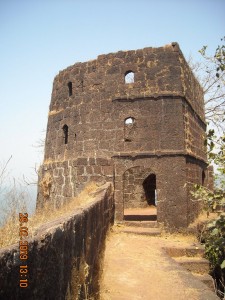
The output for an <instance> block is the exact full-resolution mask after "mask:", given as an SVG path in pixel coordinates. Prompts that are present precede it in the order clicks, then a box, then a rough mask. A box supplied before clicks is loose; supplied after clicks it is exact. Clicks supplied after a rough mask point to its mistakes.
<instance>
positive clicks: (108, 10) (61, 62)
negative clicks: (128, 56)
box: [0, 0, 225, 178]
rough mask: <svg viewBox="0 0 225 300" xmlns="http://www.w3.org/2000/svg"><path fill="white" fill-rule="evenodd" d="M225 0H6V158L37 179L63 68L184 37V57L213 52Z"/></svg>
mask: <svg viewBox="0 0 225 300" xmlns="http://www.w3.org/2000/svg"><path fill="white" fill-rule="evenodd" d="M224 15H225V0H197V1H196V0H187V1H186V0H183V1H181V0H167V1H166V0H157V1H151V0H136V1H135V0H111V1H107V0H102V1H101V0H92V1H91V0H89V1H87V0H80V1H76V0H73V1H72V0H27V1H25V0H19V1H18V0H0V67H1V68H0V83H1V84H0V112H1V118H0V125H1V127H0V140H1V147H0V162H4V161H6V160H7V159H8V158H9V157H10V155H12V160H11V162H10V170H11V174H12V176H15V177H16V178H21V177H22V176H23V175H25V176H26V177H27V178H31V177H32V174H33V171H32V169H33V167H34V166H35V163H40V162H41V160H42V156H41V155H40V153H38V149H36V148H34V147H32V145H34V144H36V143H37V141H38V140H39V139H40V138H42V137H43V133H42V132H43V131H44V130H45V129H46V125H47V114H48V108H49V104H50V99H51V90H52V82H53V79H54V76H55V75H57V74H58V72H59V71H60V70H62V69H64V68H66V67H68V66H69V65H72V64H74V63H76V62H79V61H86V60H90V59H95V58H96V57H97V56H98V55H99V54H107V53H109V52H117V51H119V50H131V49H141V48H144V47H157V46H163V45H165V44H169V43H171V42H178V43H179V45H180V48H181V50H182V52H183V53H184V55H185V56H186V57H189V55H192V56H193V57H194V58H195V60H199V59H200V54H199V53H198V50H199V49H201V48H202V46H203V45H208V46H209V51H211V53H213V52H214V50H215V48H216V47H217V45H218V44H219V42H220V38H222V37H223V36H224V35H225V17H224Z"/></svg>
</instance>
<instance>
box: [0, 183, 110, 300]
mask: <svg viewBox="0 0 225 300" xmlns="http://www.w3.org/2000/svg"><path fill="white" fill-rule="evenodd" d="M113 219H114V203H113V192H112V187H111V185H110V184H105V185H104V186H102V187H101V188H99V189H98V190H97V191H96V193H95V194H94V195H93V202H92V203H91V204H88V205H86V206H84V207H82V208H78V209H75V210H74V211H73V212H71V215H70V216H67V217H62V218H61V219H57V220H55V221H53V222H50V223H46V224H44V225H43V226H42V227H41V228H39V229H38V232H37V234H36V235H35V238H34V239H32V240H29V244H28V249H29V250H28V260H27V261H26V265H27V270H28V273H27V274H28V277H26V278H27V279H28V287H26V288H22V287H20V279H21V278H23V279H24V278H25V277H24V276H23V275H22V274H23V273H21V274H20V266H21V265H24V262H23V261H22V260H20V257H19V245H12V246H11V247H8V248H4V249H1V250H0V299H8V300H10V299H12V300H16V299H24V300H25V299H29V300H30V299H32V300H40V299H43V300H44V299H46V300H48V299H49V300H51V299H55V300H57V299H58V300H63V299H67V300H70V299H71V300H72V299H99V295H98V292H99V278H100V273H101V261H102V256H103V254H104V246H105V239H106V234H107V230H108V229H109V227H110V224H112V223H113ZM28 226H29V224H28Z"/></svg>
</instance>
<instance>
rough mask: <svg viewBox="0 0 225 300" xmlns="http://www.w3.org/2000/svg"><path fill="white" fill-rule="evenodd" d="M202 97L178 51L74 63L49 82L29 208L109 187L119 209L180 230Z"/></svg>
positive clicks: (196, 152)
mask: <svg viewBox="0 0 225 300" xmlns="http://www.w3.org/2000/svg"><path fill="white" fill-rule="evenodd" d="M205 129H206V124H205V117H204V103H203V92H202V89H201V87H200V85H199V83H198V82H197V80H196V79H195V77H194V75H193V74H192V72H191V70H190V68H189V66H188V64H187V62H186V61H185V59H184V56H183V54H182V52H181V51H180V48H179V45H178V44H177V43H172V44H170V45H166V46H164V47H160V48H144V49H141V50H135V51H119V52H117V53H110V54H107V55H100V56H98V58H97V59H95V60H92V61H88V62H84V63H76V64H74V65H73V66H70V67H68V68H67V69H65V70H63V71H60V72H59V74H58V75H57V76H56V77H55V79H54V83H53V91H52V99H51V104H50V110H49V116H48V126H47V135H46V144H45V157H44V162H43V165H42V167H41V168H40V173H39V193H38V201H37V206H41V205H42V203H43V202H44V201H52V202H54V204H55V206H58V205H60V204H61V203H62V202H64V201H66V200H68V199H70V198H71V197H74V196H75V195H76V194H77V193H78V192H79V191H80V190H81V189H82V188H83V186H84V185H85V184H86V183H87V182H89V181H92V180H93V181H111V182H112V183H113V185H114V198H115V211H116V215H115V217H116V220H123V212H124V208H129V207H145V206H148V205H156V195H157V220H158V222H160V223H164V225H166V226H170V227H175V228H179V227H186V226H188V224H189V223H190V222H191V221H193V220H194V219H195V217H196V216H197V215H198V213H199V209H200V204H199V202H193V201H192V200H191V197H190V188H191V186H192V183H200V184H202V183H203V184H205V183H206V182H207V177H208V172H207V163H206V150H205V147H204V139H205Z"/></svg>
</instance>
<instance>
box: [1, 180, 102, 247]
mask: <svg viewBox="0 0 225 300" xmlns="http://www.w3.org/2000/svg"><path fill="white" fill-rule="evenodd" d="M96 189H97V184H96V183H93V182H91V183H89V184H88V185H87V186H86V187H85V188H84V189H83V191H82V192H81V193H80V194H79V195H78V196H77V197H74V198H72V199H71V200H70V201H67V202H66V203H64V204H63V205H62V206H61V207H59V208H58V209H55V208H54V207H53V204H52V203H48V202H46V203H45V205H44V207H43V208H41V209H39V210H36V212H35V214H34V215H33V216H31V217H29V219H28V222H27V223H24V224H23V226H27V227H28V232H29V236H28V237H29V238H32V237H33V236H34V235H35V232H36V231H37V229H38V228H39V227H40V226H41V225H42V224H44V223H47V222H50V221H53V220H56V219H58V218H60V217H66V216H68V215H70V214H71V212H72V211H73V210H74V209H76V208H78V207H82V206H83V205H86V204H88V203H90V202H92V201H93V195H91V194H92V193H93V192H94V191H95V190H96ZM21 212H25V211H21ZM19 226H20V225H19V216H18V215H17V216H16V217H15V216H14V217H11V216H9V217H8V219H7V221H6V222H5V224H4V226H3V227H1V228H0V237H1V238H0V248H3V247H6V246H9V245H12V244H15V243H17V242H19Z"/></svg>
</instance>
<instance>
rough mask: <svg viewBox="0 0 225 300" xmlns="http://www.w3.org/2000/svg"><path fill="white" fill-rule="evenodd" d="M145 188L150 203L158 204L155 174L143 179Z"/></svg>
mask: <svg viewBox="0 0 225 300" xmlns="http://www.w3.org/2000/svg"><path fill="white" fill-rule="evenodd" d="M143 189H144V193H145V198H146V201H147V203H148V205H154V206H156V201H157V195H156V175H155V174H150V175H149V176H148V177H147V178H145V180H144V181H143Z"/></svg>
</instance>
